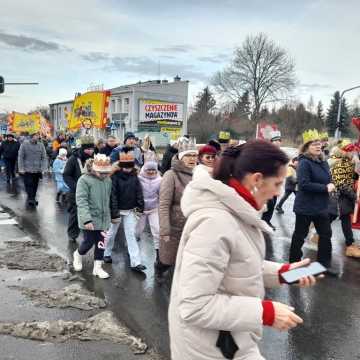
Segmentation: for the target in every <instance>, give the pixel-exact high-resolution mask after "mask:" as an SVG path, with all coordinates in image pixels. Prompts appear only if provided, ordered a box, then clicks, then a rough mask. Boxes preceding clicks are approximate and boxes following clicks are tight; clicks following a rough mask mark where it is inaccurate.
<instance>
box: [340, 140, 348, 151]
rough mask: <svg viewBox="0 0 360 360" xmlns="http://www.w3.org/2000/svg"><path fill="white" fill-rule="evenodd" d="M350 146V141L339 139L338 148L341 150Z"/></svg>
mask: <svg viewBox="0 0 360 360" xmlns="http://www.w3.org/2000/svg"><path fill="white" fill-rule="evenodd" d="M350 144H351V140H350V139H341V140H340V143H339V148H341V149H343V148H344V147H346V146H348V145H350Z"/></svg>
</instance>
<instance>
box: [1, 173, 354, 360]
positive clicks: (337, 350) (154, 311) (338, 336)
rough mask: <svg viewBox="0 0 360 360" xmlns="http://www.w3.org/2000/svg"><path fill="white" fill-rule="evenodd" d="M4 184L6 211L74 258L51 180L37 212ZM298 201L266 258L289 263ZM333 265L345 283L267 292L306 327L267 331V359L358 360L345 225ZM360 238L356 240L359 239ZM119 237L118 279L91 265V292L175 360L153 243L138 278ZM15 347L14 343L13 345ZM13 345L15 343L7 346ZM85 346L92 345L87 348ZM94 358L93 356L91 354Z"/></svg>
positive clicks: (145, 249)
mask: <svg viewBox="0 0 360 360" xmlns="http://www.w3.org/2000/svg"><path fill="white" fill-rule="evenodd" d="M8 190H9V189H7V188H6V184H5V183H4V182H3V180H1V182H0V204H1V205H3V206H6V207H8V208H9V209H11V210H13V211H14V213H15V214H16V215H17V216H18V218H17V220H18V222H19V224H20V225H22V226H23V227H24V229H26V231H28V232H30V233H31V234H32V235H33V236H36V237H38V238H40V239H42V240H43V241H45V242H46V243H47V244H48V245H49V246H50V247H53V248H54V250H56V251H57V252H59V253H60V254H62V255H63V256H66V257H67V258H69V259H70V254H71V253H72V252H73V251H74V245H73V244H69V243H68V242H67V236H66V222H67V214H66V211H65V209H64V207H62V206H59V205H57V204H56V203H55V200H54V197H55V189H54V185H53V183H52V181H51V180H49V179H47V178H45V179H44V180H43V181H42V184H41V188H40V191H39V203H40V205H39V207H38V209H37V210H35V211H34V210H27V209H26V208H25V205H24V201H25V195H24V194H23V193H22V192H20V193H19V194H18V195H13V194H10V193H9V192H8ZM292 202H293V198H290V199H289V201H288V202H287V203H286V204H285V206H284V210H285V215H282V216H279V215H275V216H274V219H273V223H274V225H275V226H276V227H277V231H276V234H275V235H274V236H273V237H272V239H271V240H269V241H267V250H268V258H269V259H271V260H275V261H287V258H288V252H289V245H290V238H291V234H292V230H293V228H294V216H293V213H292V211H291V208H292ZM333 231H334V236H333V248H334V249H333V253H334V256H333V263H334V264H335V267H337V268H338V269H339V270H340V271H341V273H342V276H341V278H340V279H334V278H327V279H324V280H322V281H321V283H319V284H318V285H317V286H316V287H315V288H312V289H306V290H303V289H302V290H300V289H297V288H296V287H287V286H284V287H282V288H281V289H276V290H271V291H268V293H267V297H268V298H271V299H273V300H276V301H281V302H284V303H288V304H291V305H292V306H294V307H295V308H296V312H297V313H298V314H299V315H300V316H302V317H303V319H304V325H302V326H301V327H298V328H297V329H294V330H292V331H290V332H289V333H279V332H277V331H274V330H272V329H269V328H266V329H265V331H264V338H263V341H262V345H261V348H262V352H263V355H264V356H265V358H266V359H268V360H282V359H284V360H285V359H287V360H308V359H309V360H315V359H316V360H335V359H336V360H339V359H344V360H355V359H360V343H359V338H360V301H359V299H360V260H354V259H347V258H345V257H344V255H343V252H344V241H343V237H342V234H341V230H340V224H339V222H338V221H336V222H335V223H334V225H333ZM359 237H360V235H359V234H358V233H355V238H356V239H359ZM122 238H123V237H122V234H119V238H118V240H119V241H118V245H117V248H116V249H115V253H114V263H113V264H112V266H110V265H106V266H107V269H108V270H109V271H110V272H111V273H112V277H111V279H110V280H107V281H101V280H94V279H93V277H92V275H91V258H90V257H88V261H87V262H86V264H85V269H84V271H83V274H82V275H83V276H84V277H85V278H86V287H87V288H88V289H89V290H92V291H95V293H96V294H97V295H98V296H101V297H104V298H105V299H106V300H107V301H108V302H109V307H110V310H112V311H114V313H115V314H116V316H118V317H119V318H120V319H121V320H122V321H123V322H125V323H126V324H127V325H128V326H129V327H130V328H131V329H132V330H133V331H135V333H137V335H139V336H141V337H143V338H144V339H145V340H146V341H147V342H148V343H149V344H151V345H152V346H154V347H155V348H156V349H158V350H159V351H160V352H161V353H162V354H164V355H168V354H169V343H168V331H167V304H168V298H169V291H168V288H167V286H159V285H157V284H156V282H155V280H154V276H153V275H154V274H153V265H152V264H153V261H154V253H153V250H152V244H151V238H150V237H149V236H146V235H145V236H144V237H143V238H142V240H141V247H142V253H143V255H144V263H145V265H146V266H147V267H148V270H147V271H146V276H141V275H137V274H134V273H132V272H131V271H129V269H128V266H129V265H128V264H129V263H128V257H127V255H126V253H125V251H124V247H123V245H122ZM305 255H306V256H309V257H311V258H315V255H316V253H315V251H314V246H313V245H312V244H307V245H306V246H305ZM9 341H10V342H11V341H12V340H9ZM9 346H11V344H10V345H9ZM85 346H86V344H85ZM89 351H91V349H89Z"/></svg>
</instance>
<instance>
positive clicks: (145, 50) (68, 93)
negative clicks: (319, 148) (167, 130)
mask: <svg viewBox="0 0 360 360" xmlns="http://www.w3.org/2000/svg"><path fill="white" fill-rule="evenodd" d="M359 13H360V1H358V0H344V1H338V0H312V1H311V0H293V1H289V0H279V1H276V0H274V1H265V0H251V1H250V0H248V1H242V0H221V1H219V0H216V1H215V0H181V1H177V0H173V1H165V0H152V1H148V0H128V1H124V0H72V1H69V0H62V1H49V0H46V1H45V0H36V1H35V0H26V1H25V0H1V23H0V54H1V57H0V59H1V60H0V64H1V66H0V75H2V76H4V77H5V80H6V81H9V82H11V81H38V82H40V86H36V87H25V86H22V87H20V86H19V87H15V86H12V87H10V86H9V87H8V88H7V89H6V93H5V94H2V95H0V112H3V111H4V110H8V111H11V110H17V111H28V110H30V109H32V108H34V107H35V106H37V105H47V104H49V103H51V102H57V101H64V100H68V99H72V98H73V96H74V93H75V92H78V91H80V92H81V91H85V90H86V89H87V88H88V86H89V85H90V84H91V83H93V84H104V87H105V88H111V87H115V86H119V85H122V84H127V83H132V82H137V81H139V80H141V81H146V80H149V79H156V78H157V77H158V71H159V69H158V68H159V66H158V64H159V61H160V64H161V66H160V70H161V78H162V79H164V78H168V79H172V78H173V77H174V76H175V75H177V74H179V75H180V76H181V77H182V78H183V79H186V80H189V81H190V100H191V101H192V99H193V97H194V95H195V94H196V93H197V92H198V91H199V90H200V89H201V87H202V86H204V85H205V84H207V83H208V82H209V79H210V78H211V76H212V75H213V74H214V72H215V71H217V70H219V69H221V68H223V67H224V66H225V65H226V64H227V63H228V62H229V60H230V59H231V57H232V53H233V49H234V47H235V46H237V45H240V44H241V43H242V41H243V40H244V38H245V37H246V35H248V34H256V33H258V32H264V33H266V34H268V36H269V37H270V38H271V39H273V40H274V41H275V42H276V43H277V44H279V45H280V46H282V47H284V48H285V49H287V50H288V52H289V54H290V55H291V56H292V57H293V58H294V60H295V63H296V74H297V77H298V80H299V86H298V88H297V90H296V93H295V96H296V97H297V98H299V99H301V100H303V101H305V102H307V100H308V98H309V97H310V94H312V95H313V96H314V99H315V101H316V102H317V101H318V100H320V99H321V100H322V101H323V102H324V103H325V106H327V104H328V103H329V100H330V97H331V96H332V94H333V92H334V91H336V90H342V89H345V88H348V87H351V86H355V85H360V46H359V36H360V25H359V24H360V21H359ZM356 98H360V90H358V91H354V92H353V93H352V95H351V96H349V101H350V102H352V101H354V100H355V99H356Z"/></svg>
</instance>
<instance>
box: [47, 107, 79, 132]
mask: <svg viewBox="0 0 360 360" xmlns="http://www.w3.org/2000/svg"><path fill="white" fill-rule="evenodd" d="M72 104H73V100H68V101H63V102H59V103H54V104H49V107H50V122H51V124H52V125H53V127H54V131H55V133H57V132H59V131H64V130H65V129H66V127H67V119H66V113H67V112H71V110H72Z"/></svg>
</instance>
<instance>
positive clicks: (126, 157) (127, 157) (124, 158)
mask: <svg viewBox="0 0 360 360" xmlns="http://www.w3.org/2000/svg"><path fill="white" fill-rule="evenodd" d="M119 160H120V162H134V161H135V157H134V154H133V152H132V151H127V152H123V151H122V152H120V153H119Z"/></svg>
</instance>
